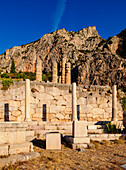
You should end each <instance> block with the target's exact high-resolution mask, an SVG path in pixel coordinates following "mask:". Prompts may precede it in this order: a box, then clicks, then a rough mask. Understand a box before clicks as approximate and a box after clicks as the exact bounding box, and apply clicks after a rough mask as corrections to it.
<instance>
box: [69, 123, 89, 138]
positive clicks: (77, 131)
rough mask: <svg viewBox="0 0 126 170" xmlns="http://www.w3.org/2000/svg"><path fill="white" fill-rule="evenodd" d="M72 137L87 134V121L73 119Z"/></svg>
mask: <svg viewBox="0 0 126 170" xmlns="http://www.w3.org/2000/svg"><path fill="white" fill-rule="evenodd" d="M72 135H73V137H74V138H83V137H85V136H87V121H77V120H75V121H73V134H72Z"/></svg>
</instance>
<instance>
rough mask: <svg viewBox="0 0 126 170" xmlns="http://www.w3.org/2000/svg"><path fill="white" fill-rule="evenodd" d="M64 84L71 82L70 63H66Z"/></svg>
mask: <svg viewBox="0 0 126 170" xmlns="http://www.w3.org/2000/svg"><path fill="white" fill-rule="evenodd" d="M65 78H66V84H71V64H70V63H69V62H68V63H66V77H65Z"/></svg>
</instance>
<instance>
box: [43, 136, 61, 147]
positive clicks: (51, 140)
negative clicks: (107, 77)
mask: <svg viewBox="0 0 126 170" xmlns="http://www.w3.org/2000/svg"><path fill="white" fill-rule="evenodd" d="M46 149H51V150H59V149H61V135H60V133H46Z"/></svg>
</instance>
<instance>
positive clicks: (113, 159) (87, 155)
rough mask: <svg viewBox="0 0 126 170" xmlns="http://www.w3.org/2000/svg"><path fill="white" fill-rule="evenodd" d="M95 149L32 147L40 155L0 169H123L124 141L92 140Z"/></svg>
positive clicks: (124, 157) (125, 145)
mask: <svg viewBox="0 0 126 170" xmlns="http://www.w3.org/2000/svg"><path fill="white" fill-rule="evenodd" d="M93 144H95V146H96V148H95V149H84V150H83V151H82V152H80V151H78V150H72V149H70V148H68V147H65V146H64V145H62V150H60V151H48V150H45V149H43V148H39V147H37V146H36V147H34V150H35V151H37V152H40V154H41V156H40V157H38V158H36V159H32V160H29V161H25V162H17V163H16V164H15V165H10V166H8V167H4V168H2V169H4V170H5V169H19V170H22V169H25V170H34V169H35V170H37V169H44V170H45V169H51V170H52V169H67V170H69V169H88V170H90V169H95V170H97V169H101V170H106V169H112V170H113V169H115V170H118V169H123V168H120V165H122V164H125V163H126V143H125V141H124V142H101V143H97V142H93Z"/></svg>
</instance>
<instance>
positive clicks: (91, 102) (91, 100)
mask: <svg viewBox="0 0 126 170" xmlns="http://www.w3.org/2000/svg"><path fill="white" fill-rule="evenodd" d="M87 103H88V104H96V97H93V96H89V97H88V98H87Z"/></svg>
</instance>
